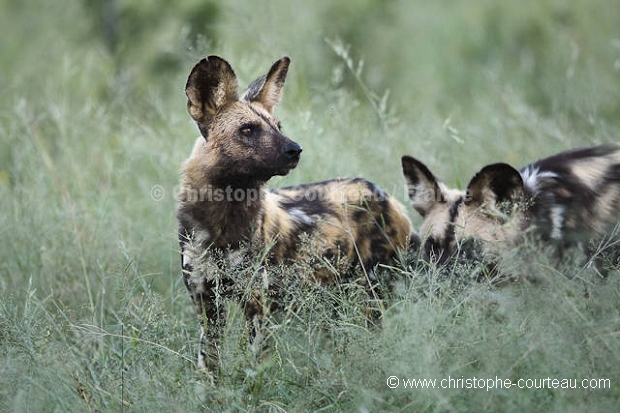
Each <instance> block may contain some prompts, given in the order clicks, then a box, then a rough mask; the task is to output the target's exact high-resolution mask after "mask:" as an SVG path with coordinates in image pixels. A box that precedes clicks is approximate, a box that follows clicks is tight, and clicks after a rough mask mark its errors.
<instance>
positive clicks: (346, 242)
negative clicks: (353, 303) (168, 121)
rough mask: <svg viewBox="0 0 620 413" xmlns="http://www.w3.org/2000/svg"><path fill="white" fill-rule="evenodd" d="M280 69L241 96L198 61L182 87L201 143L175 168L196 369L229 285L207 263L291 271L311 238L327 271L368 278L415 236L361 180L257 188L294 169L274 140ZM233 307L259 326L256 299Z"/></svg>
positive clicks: (227, 78)
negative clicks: (259, 263)
mask: <svg viewBox="0 0 620 413" xmlns="http://www.w3.org/2000/svg"><path fill="white" fill-rule="evenodd" d="M289 62H290V60H289V58H288V57H283V58H282V59H280V60H278V61H277V62H275V63H274V64H273V66H272V67H271V69H270V70H269V72H268V73H267V74H266V75H265V76H262V77H260V78H259V79H257V80H255V81H254V82H252V83H251V84H250V86H249V87H248V89H247V90H246V91H245V93H244V94H243V95H241V97H239V96H238V95H237V88H238V87H237V78H236V76H235V73H234V72H233V70H232V68H231V67H230V65H229V64H228V63H227V62H226V61H225V60H223V59H221V58H219V57H217V56H209V57H208V58H205V59H203V60H201V61H200V62H199V63H198V64H197V65H196V66H195V67H194V68H193V70H192V71H191V73H190V75H189V78H188V80H187V85H186V90H185V91H186V94H187V97H188V103H187V105H188V111H189V113H190V115H191V117H192V118H193V119H194V121H195V122H196V123H197V125H198V129H199V130H200V133H201V134H202V136H201V137H199V138H198V139H197V140H196V143H195V145H194V149H193V151H192V153H191V155H190V157H189V158H188V159H187V160H186V161H185V163H184V165H183V170H182V181H181V189H180V192H179V205H178V211H177V217H178V221H179V241H180V245H181V253H182V267H183V275H184V281H185V284H186V286H187V288H188V290H189V292H190V295H191V297H192V299H193V302H194V304H195V306H196V311H197V313H198V316H199V318H200V320H201V347H200V348H201V350H200V356H199V361H198V363H199V366H200V367H206V366H207V364H208V366H209V367H210V368H213V367H215V361H216V359H217V356H218V345H219V344H218V340H219V335H218V331H217V330H218V329H217V328H215V327H216V324H218V323H219V322H221V321H218V320H221V314H220V311H219V309H218V308H219V306H218V302H219V301H218V300H219V298H218V297H221V296H222V295H225V296H226V295H227V294H228V292H227V291H231V290H233V288H232V287H231V284H234V282H235V281H234V280H233V279H232V278H231V277H230V276H228V275H227V274H226V273H223V272H224V271H223V270H222V268H219V269H218V267H217V265H216V266H215V267H214V266H213V265H212V264H209V261H210V260H213V258H214V257H222V256H224V257H225V260H228V261H235V260H238V259H239V256H240V255H244V254H246V255H247V254H249V255H252V252H253V251H254V252H256V251H261V250H262V251H263V252H264V251H265V249H268V255H267V259H266V263H267V264H270V263H292V262H294V261H295V260H297V259H300V258H303V257H301V256H300V250H303V249H302V248H300V243H301V242H302V240H306V239H307V238H308V237H309V236H312V238H313V239H314V240H315V241H316V242H315V244H316V245H317V248H318V249H319V253H320V254H321V255H323V256H325V257H327V258H331V260H332V262H339V263H342V262H347V263H349V264H351V265H353V264H355V263H359V264H361V267H362V268H363V269H364V270H366V272H367V274H372V273H371V270H372V268H373V267H374V266H375V265H376V264H378V263H382V262H386V261H389V260H390V259H392V258H393V257H394V256H395V255H396V252H397V251H398V250H405V249H406V248H407V246H408V243H409V240H410V238H411V237H415V234H414V233H412V229H411V223H410V221H409V219H408V218H407V216H406V214H405V213H404V208H403V207H402V205H401V204H400V203H398V202H397V201H395V200H393V199H392V198H390V197H388V196H387V195H386V194H385V193H384V192H383V191H382V190H381V189H380V188H379V187H377V186H376V185H374V184H372V183H371V182H368V181H366V180H364V179H361V178H354V179H334V180H330V181H325V182H319V183H313V184H307V185H301V186H295V187H288V188H282V189H280V190H270V189H268V188H267V187H266V183H267V181H268V180H269V179H270V178H271V177H272V176H274V175H286V174H287V173H288V172H289V171H290V170H291V169H293V168H295V166H296V165H297V163H298V161H299V158H300V153H301V151H302V148H301V146H299V145H298V144H297V143H295V142H293V141H292V140H290V139H289V138H288V137H286V136H285V135H284V134H283V133H282V131H281V128H280V123H279V122H278V120H276V118H275V117H274V113H273V111H274V107H275V106H276V104H277V103H278V102H279V101H280V97H281V93H282V87H283V85H284V81H285V78H286V74H287V71H288V67H289ZM412 239H413V238H412ZM256 246H258V248H250V247H256ZM211 262H213V261H211ZM220 262H221V261H220ZM338 268H342V266H340V267H338ZM358 268H359V267H358ZM332 274H333V271H329V270H326V269H325V268H322V269H321V268H318V269H317V273H316V274H315V275H316V278H317V279H318V280H319V281H324V282H332V281H334V277H333V275H332ZM265 280H266V281H265V282H266V283H270V282H271V281H270V280H269V279H268V277H266V276H265ZM271 287H272V285H269V286H266V288H265V289H266V290H269V289H270V288H271ZM229 295H230V294H229ZM262 297H264V295H262ZM241 301H242V304H243V305H244V307H245V311H246V317H247V318H248V321H251V322H252V323H254V325H255V324H256V323H257V322H260V319H261V318H262V316H263V305H264V300H263V299H261V292H260V291H257V292H256V293H254V292H252V294H250V296H247V295H246V296H245V298H241ZM205 334H206V335H207V336H208V337H205ZM205 339H207V340H208V341H209V346H208V348H205V346H204V341H205Z"/></svg>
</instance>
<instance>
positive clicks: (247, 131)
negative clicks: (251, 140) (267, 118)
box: [239, 123, 258, 137]
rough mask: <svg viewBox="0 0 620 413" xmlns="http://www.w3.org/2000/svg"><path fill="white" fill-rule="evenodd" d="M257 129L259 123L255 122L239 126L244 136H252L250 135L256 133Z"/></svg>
mask: <svg viewBox="0 0 620 413" xmlns="http://www.w3.org/2000/svg"><path fill="white" fill-rule="evenodd" d="M257 130H258V125H255V124H253V123H247V124H245V125H242V126H241V127H240V128H239V133H240V134H241V135H242V136H245V137H250V136H252V135H254V134H255V133H256V131H257Z"/></svg>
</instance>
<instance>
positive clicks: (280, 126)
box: [278, 121, 282, 131]
mask: <svg viewBox="0 0 620 413" xmlns="http://www.w3.org/2000/svg"><path fill="white" fill-rule="evenodd" d="M278 130H279V131H281V130H282V122H280V121H278Z"/></svg>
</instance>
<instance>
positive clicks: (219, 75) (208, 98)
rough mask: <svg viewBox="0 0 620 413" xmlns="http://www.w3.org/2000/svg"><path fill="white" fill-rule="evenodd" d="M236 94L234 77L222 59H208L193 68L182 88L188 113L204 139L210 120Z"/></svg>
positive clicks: (235, 96)
mask: <svg viewBox="0 0 620 413" xmlns="http://www.w3.org/2000/svg"><path fill="white" fill-rule="evenodd" d="M237 91H238V85H237V76H236V75H235V72H234V71H233V70H232V68H231V67H230V65H229V64H228V62H227V61H226V60H224V59H222V58H221V57H218V56H209V57H207V58H205V59H202V60H201V61H200V62H198V64H196V66H194V68H193V69H192V71H191V73H190V74H189V77H188V78H187V84H186V85H185V94H186V95H187V110H188V112H189V114H190V116H191V117H192V119H194V121H196V123H197V124H198V127H199V128H200V131H201V132H203V135H204V136H205V137H206V135H205V131H206V129H208V126H209V124H210V122H211V121H212V120H213V116H215V114H216V112H217V111H218V109H219V108H221V107H222V106H224V105H226V104H228V103H231V102H233V101H235V100H237V99H238V96H237ZM203 129H204V130H205V131H203Z"/></svg>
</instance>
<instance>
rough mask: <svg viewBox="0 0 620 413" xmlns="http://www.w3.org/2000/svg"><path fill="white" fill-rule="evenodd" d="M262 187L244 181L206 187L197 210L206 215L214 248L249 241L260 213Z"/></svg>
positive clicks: (246, 180) (263, 188) (214, 181)
mask: <svg viewBox="0 0 620 413" xmlns="http://www.w3.org/2000/svg"><path fill="white" fill-rule="evenodd" d="M265 188H266V186H265V183H264V182H261V181H256V180H248V179H242V178H239V179H230V178H228V179H225V180H224V179H221V180H220V179H216V180H211V183H210V184H209V185H208V187H207V192H209V191H210V193H207V196H206V197H205V199H204V201H203V205H202V207H201V208H204V210H205V211H208V215H206V216H205V221H203V225H207V228H208V230H209V233H210V234H211V235H212V237H213V240H212V242H213V244H214V245H215V246H217V247H221V248H226V247H232V248H236V247H238V245H239V243H240V242H243V241H249V240H250V238H251V236H252V232H253V231H254V230H255V229H256V227H257V226H258V225H259V221H260V217H261V216H262V211H263V200H264V196H265V190H266V189H265Z"/></svg>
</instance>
